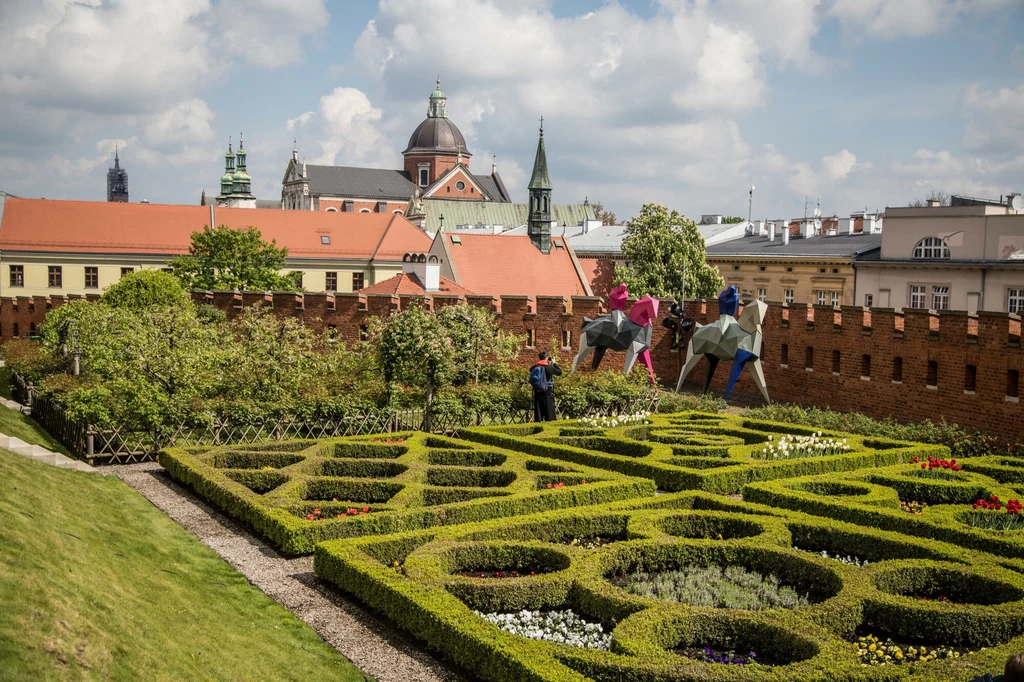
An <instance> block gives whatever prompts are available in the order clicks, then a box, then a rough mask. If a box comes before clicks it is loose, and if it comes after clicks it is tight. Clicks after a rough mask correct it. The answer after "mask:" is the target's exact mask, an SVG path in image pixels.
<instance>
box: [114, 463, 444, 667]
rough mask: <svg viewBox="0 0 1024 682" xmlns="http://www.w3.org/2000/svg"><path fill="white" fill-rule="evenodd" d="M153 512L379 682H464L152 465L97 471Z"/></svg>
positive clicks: (303, 563) (302, 562)
mask: <svg viewBox="0 0 1024 682" xmlns="http://www.w3.org/2000/svg"><path fill="white" fill-rule="evenodd" d="M97 469H98V470H99V471H101V472H102V473H106V474H113V475H115V476H117V477H118V478H120V479H121V480H123V481H124V482H125V483H127V484H128V485H130V486H131V487H132V488H134V489H135V490H137V491H139V492H140V493H141V494H142V495H143V496H144V497H145V498H146V499H147V500H149V501H150V502H152V503H153V504H154V505H155V506H156V507H157V508H158V509H161V510H162V511H164V512H165V513H166V514H167V515H168V516H170V517H171V518H172V519H174V520H175V521H177V522H178V523H179V524H181V526H182V527H184V528H185V529H186V530H187V531H189V532H190V533H192V534H193V535H195V536H196V537H197V538H199V540H200V541H201V542H203V543H204V544H206V545H207V546H209V547H210V548H212V549H213V550H214V551H215V552H217V554H219V555H220V556H221V557H223V558H224V560H225V561H227V562H228V563H229V564H231V565H232V566H234V567H235V568H236V569H238V571H239V572H241V573H242V575H244V576H245V577H246V578H248V579H249V582H251V583H252V584H253V585H256V587H258V588H260V589H261V590H263V592H265V593H266V594H267V596H269V597H270V598H271V599H273V600H274V601H276V602H278V603H279V604H281V605H282V606H284V607H285V608H286V609H288V610H289V611H291V612H292V613H294V614H295V615H296V616H298V617H299V618H301V619H302V620H303V621H305V622H306V624H308V625H309V626H310V627H311V628H313V629H314V630H315V631H316V632H317V634H319V635H320V636H321V637H323V638H324V640H325V641H327V642H328V643H329V644H330V645H331V646H333V647H334V648H335V649H337V650H338V651H339V652H341V654H342V655H344V656H346V657H347V658H349V659H350V660H351V661H352V662H353V663H354V664H355V665H356V666H358V667H359V669H360V670H362V671H363V672H366V673H368V674H370V675H372V676H374V677H375V678H377V680H379V681H380V682H437V681H440V682H461V680H462V678H461V677H460V676H459V675H457V674H456V673H454V672H452V671H451V670H449V669H448V668H446V667H445V666H444V665H442V664H441V663H439V662H438V661H436V660H434V659H433V658H431V657H430V656H429V655H428V654H426V653H425V652H424V651H422V650H421V649H419V648H417V647H416V646H415V645H413V644H410V643H409V642H408V641H407V640H405V639H403V638H402V636H401V635H399V634H398V633H397V632H396V631H395V630H394V629H392V628H391V627H390V626H389V625H387V624H385V623H384V622H383V621H381V620H380V619H378V618H377V617H375V616H373V615H372V614H370V613H369V612H367V611H366V610H364V609H363V608H362V607H360V606H359V605H357V604H356V603H355V602H352V601H349V599H348V598H346V597H345V596H343V595H342V594H341V593H340V592H337V591H335V590H333V589H331V588H329V587H327V586H326V585H324V584H322V583H320V582H319V581H317V580H315V578H314V576H313V557H312V556H307V557H299V558H297V559H286V558H284V557H282V556H281V555H279V554H278V553H277V552H276V551H275V550H274V549H273V548H272V547H270V546H269V545H267V544H266V543H265V542H264V541H263V540H261V539H260V538H258V537H256V536H255V535H253V534H252V533H251V532H250V531H249V530H248V529H246V528H244V527H242V526H240V525H239V524H237V523H235V522H234V521H232V520H231V519H229V518H227V517H226V516H224V515H223V514H221V513H220V512H219V511H218V510H216V509H214V508H213V507H211V506H210V505H208V504H206V502H204V501H202V500H200V499H199V498H198V497H196V496H195V495H194V494H192V493H191V492H190V491H188V490H186V489H184V488H182V487H181V486H180V485H178V484H177V483H176V482H175V481H173V480H172V479H171V477H170V475H168V474H167V472H166V471H164V469H163V467H161V466H160V465H159V464H157V463H155V462H147V463H144V464H127V465H114V466H102V467H97Z"/></svg>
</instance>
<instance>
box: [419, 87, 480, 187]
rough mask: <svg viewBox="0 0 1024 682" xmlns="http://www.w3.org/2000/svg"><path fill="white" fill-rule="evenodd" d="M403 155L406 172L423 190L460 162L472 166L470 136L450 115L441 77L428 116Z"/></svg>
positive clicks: (429, 105) (431, 97)
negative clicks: (464, 135)
mask: <svg viewBox="0 0 1024 682" xmlns="http://www.w3.org/2000/svg"><path fill="white" fill-rule="evenodd" d="M402 156H404V157H405V172H406V173H407V174H408V177H409V179H410V180H411V181H412V183H413V184H414V185H416V186H417V187H419V188H420V189H421V190H424V189H426V188H427V187H429V186H430V185H432V184H433V183H434V182H435V181H436V180H437V179H438V178H440V177H441V176H442V175H444V174H445V173H447V172H448V171H449V170H451V169H452V168H455V166H457V165H459V164H462V165H463V166H465V167H466V168H467V169H468V168H469V158H470V157H471V156H472V154H470V153H469V150H468V149H467V148H466V138H464V137H463V136H462V132H461V131H460V130H459V128H458V127H457V126H456V125H455V124H454V123H452V121H451V120H450V119H449V118H448V98H447V97H446V96H445V94H444V92H443V91H442V90H441V80H440V79H438V80H437V83H436V86H435V87H434V91H433V92H431V93H430V99H429V102H428V104H427V117H426V118H425V119H423V122H422V123H420V124H419V125H418V126H416V130H414V131H413V133H412V137H410V138H409V144H408V146H407V147H406V148H405V151H404V152H402Z"/></svg>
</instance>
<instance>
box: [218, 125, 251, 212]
mask: <svg viewBox="0 0 1024 682" xmlns="http://www.w3.org/2000/svg"><path fill="white" fill-rule="evenodd" d="M217 205H218V206H225V207H228V208H256V197H254V196H253V195H252V178H251V177H249V173H247V172H246V170H245V143H244V142H243V141H242V136H241V135H239V136H238V153H237V154H235V153H234V152H233V151H231V140H230V139H229V140H228V151H227V153H226V154H225V155H224V175H222V176H221V178H220V194H219V195H217Z"/></svg>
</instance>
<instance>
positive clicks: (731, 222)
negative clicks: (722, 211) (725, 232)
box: [722, 215, 746, 225]
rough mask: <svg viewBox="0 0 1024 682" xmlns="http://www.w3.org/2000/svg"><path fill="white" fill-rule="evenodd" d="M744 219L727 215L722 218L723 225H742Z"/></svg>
mask: <svg viewBox="0 0 1024 682" xmlns="http://www.w3.org/2000/svg"><path fill="white" fill-rule="evenodd" d="M744 220H746V218H741V217H740V216H738V215H727V216H725V217H724V218H722V224H723V225H735V224H736V223H742V222H743V221H744Z"/></svg>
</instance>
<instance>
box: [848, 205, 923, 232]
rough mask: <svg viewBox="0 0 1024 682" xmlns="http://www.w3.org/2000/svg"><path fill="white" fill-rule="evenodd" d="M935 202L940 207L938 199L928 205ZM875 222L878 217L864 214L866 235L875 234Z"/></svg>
mask: <svg viewBox="0 0 1024 682" xmlns="http://www.w3.org/2000/svg"><path fill="white" fill-rule="evenodd" d="M933 201H934V202H935V205H936V206H938V205H939V202H938V200H936V199H929V200H928V203H929V204H930V203H931V202H933ZM875 221H876V217H875V216H873V215H871V214H869V213H865V214H864V232H865V233H866V234H872V233H874V232H875Z"/></svg>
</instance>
